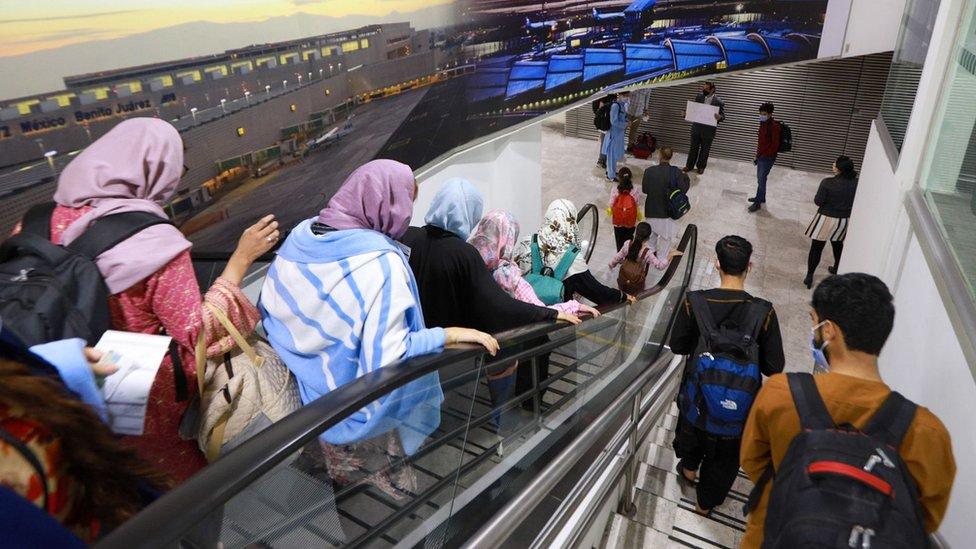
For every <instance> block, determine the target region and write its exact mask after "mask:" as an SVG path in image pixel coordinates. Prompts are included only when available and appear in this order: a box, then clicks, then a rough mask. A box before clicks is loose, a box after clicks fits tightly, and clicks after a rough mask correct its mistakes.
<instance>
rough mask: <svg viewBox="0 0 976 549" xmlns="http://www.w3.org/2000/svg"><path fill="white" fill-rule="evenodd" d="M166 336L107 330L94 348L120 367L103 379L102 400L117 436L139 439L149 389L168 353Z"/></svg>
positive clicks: (144, 420)
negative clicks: (137, 437) (103, 399)
mask: <svg viewBox="0 0 976 549" xmlns="http://www.w3.org/2000/svg"><path fill="white" fill-rule="evenodd" d="M171 339H172V338H171V337H169V336H161V335H150V334H137V333H133V332H119V331H116V330H109V331H107V332H105V334H104V335H103V336H102V339H100V340H99V341H98V344H97V345H95V348H96V349H98V350H99V351H102V352H103V353H105V354H106V355H107V356H106V358H105V359H103V360H107V361H108V362H111V363H113V364H115V365H117V366H118V367H119V370H118V371H117V372H115V373H114V374H112V375H110V376H108V377H107V378H105V383H104V384H103V385H102V396H104V397H105V406H106V408H107V409H108V415H109V421H110V423H111V425H110V426H111V428H112V431H114V432H115V433H118V434H120V435H136V436H138V435H141V434H142V432H143V429H144V428H145V424H146V404H147V403H148V402H149V389H150V388H151V387H152V384H153V380H155V379H156V372H157V371H159V367H160V366H161V365H162V362H163V357H165V356H166V353H167V351H169V342H170V340H171Z"/></svg>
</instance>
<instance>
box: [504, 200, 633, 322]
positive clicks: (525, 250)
mask: <svg viewBox="0 0 976 549" xmlns="http://www.w3.org/2000/svg"><path fill="white" fill-rule="evenodd" d="M576 215H577V210H576V206H575V205H573V203H572V202H570V201H569V200H566V199H559V200H554V201H553V202H552V203H551V204H549V208H548V209H546V216H545V219H543V221H542V226H541V227H539V232H538V233H536V235H535V237H536V240H537V242H538V244H539V252H540V255H541V258H542V266H543V268H545V269H549V270H551V271H553V272H555V271H556V270H557V267H558V265H559V263H560V261H562V259H563V257H564V256H565V255H566V253H567V252H569V251H571V248H572V247H574V246H575V247H576V248H579V247H580V237H579V224H578V223H577V222H576ZM515 262H516V263H518V266H519V268H520V269H522V273H523V274H526V273H529V272H531V271H532V238H531V237H530V238H528V239H525V240H523V241H521V242H519V245H518V247H517V248H516V249H515ZM561 278H562V282H563V296H562V297H563V300H565V301H568V300H571V299H573V298H574V296H576V295H580V296H583V297H585V298H586V299H588V300H590V301H592V302H593V303H596V304H597V305H606V304H612V303H620V302H622V301H626V300H627V299H633V298H632V297H630V296H628V295H627V294H625V293H624V292H621V291H620V290H618V289H616V288H611V287H609V286H605V285H604V284H601V283H600V281H599V280H597V279H596V277H594V276H593V274H592V273H591V272H590V267H589V266H588V265H587V264H586V258H584V257H583V254H582V253H579V254H577V255H576V258H575V259H574V260H573V263H572V264H571V265H570V266H569V269H567V270H566V273H565V275H564V276H562V277H561Z"/></svg>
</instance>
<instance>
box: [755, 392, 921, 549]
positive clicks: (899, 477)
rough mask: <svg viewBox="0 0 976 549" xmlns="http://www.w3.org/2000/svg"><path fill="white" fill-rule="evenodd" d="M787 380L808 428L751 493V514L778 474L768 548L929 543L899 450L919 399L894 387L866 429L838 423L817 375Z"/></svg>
mask: <svg viewBox="0 0 976 549" xmlns="http://www.w3.org/2000/svg"><path fill="white" fill-rule="evenodd" d="M787 380H788V381H789V385H790V393H792V395H793V402H794V404H795V405H796V411H797V413H798V414H799V416H800V426H801V429H802V430H801V431H800V433H799V434H798V435H796V436H795V437H794V438H793V441H792V442H791V443H790V447H789V449H788V450H787V452H786V455H785V456H784V457H783V460H782V462H780V464H779V469H778V470H776V471H775V474H774V472H773V470H772V467H770V468H769V469H768V470H767V471H766V473H764V474H763V476H762V478H761V479H760V481H759V482H758V483H757V484H756V487H755V489H754V490H753V493H752V495H750V497H749V504H748V507H747V511H748V510H752V509H753V508H755V506H756V505H757V504H758V502H759V498H760V497H761V495H762V492H763V489H764V487H765V484H766V483H767V482H769V480H770V479H773V488H772V490H771V491H770V497H769V505H768V506H767V511H766V523H765V528H764V530H765V536H764V541H763V545H762V546H763V548H764V549H772V548H777V549H778V548H784V549H785V548H790V549H792V548H794V547H803V548H811V549H813V548H833V547H838V548H840V547H858V548H870V547H893V548H900V547H903V548H906V549H908V548H913V549H914V548H916V547H928V546H929V544H928V538H927V536H926V534H925V528H924V526H923V522H922V511H921V508H920V504H919V500H918V489H917V487H916V486H915V481H914V479H912V477H911V475H910V474H909V471H908V468H907V467H906V466H905V464H904V462H902V460H901V457H900V456H899V455H898V447H899V446H900V445H901V441H902V439H903V438H904V436H905V433H906V432H907V431H908V428H909V426H910V425H911V424H912V420H913V419H914V418H915V412H916V406H915V404H913V403H912V402H911V401H909V400H907V399H906V398H905V397H903V396H901V395H900V394H898V393H896V392H892V393H891V394H890V395H889V396H888V398H887V399H885V401H884V404H882V405H881V408H879V409H878V411H877V412H875V414H874V417H872V418H871V421H870V423H868V425H867V426H866V427H865V428H864V429H863V430H860V431H859V430H857V429H856V428H854V427H853V426H851V425H840V426H838V425H835V424H834V421H833V419H832V418H831V417H830V412H829V411H828V409H827V407H826V405H824V402H823V399H822V398H821V397H820V392H819V391H818V390H817V385H816V383H815V382H814V379H813V376H812V375H810V374H799V373H793V374H787Z"/></svg>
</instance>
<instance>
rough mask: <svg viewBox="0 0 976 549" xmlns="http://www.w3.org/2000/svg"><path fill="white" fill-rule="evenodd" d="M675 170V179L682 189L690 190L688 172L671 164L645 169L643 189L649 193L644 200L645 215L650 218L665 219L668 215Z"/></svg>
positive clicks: (645, 192)
mask: <svg viewBox="0 0 976 549" xmlns="http://www.w3.org/2000/svg"><path fill="white" fill-rule="evenodd" d="M672 170H674V172H676V173H675V180H676V182H677V184H678V187H680V188H681V190H682V191H684V192H688V187H689V186H690V185H691V179H689V178H688V174H686V173H684V172H682V171H681V170H680V169H678V168H677V167H674V166H671V165H670V164H658V165H657V166H651V167H650V168H647V169H646V170H644V178H643V180H642V181H641V190H642V191H644V194H645V195H647V200H646V201H645V202H644V217H646V218H648V219H664V218H668V217H670V216H669V215H668V189H669V188H670V187H671V173H672Z"/></svg>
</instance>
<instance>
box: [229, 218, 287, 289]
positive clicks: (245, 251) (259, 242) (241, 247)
mask: <svg viewBox="0 0 976 549" xmlns="http://www.w3.org/2000/svg"><path fill="white" fill-rule="evenodd" d="M280 237H281V233H280V232H279V231H278V222H277V221H275V217H274V215H271V214H269V215H266V216H264V217H262V218H261V219H259V220H258V222H257V223H255V224H254V225H251V226H250V227H248V228H247V229H245V230H244V233H243V234H241V239H240V240H239V241H238V243H237V249H235V250H234V253H233V254H232V255H231V256H230V260H228V261H227V267H225V268H224V272H223V273H222V274H221V275H220V276H222V277H223V278H224V279H225V280H227V281H228V282H230V283H232V284H234V285H240V283H241V281H242V280H244V275H245V274H246V273H247V270H248V269H249V268H250V267H251V264H252V263H254V260H256V259H257V258H259V257H261V256H262V255H264V254H265V253H267V252H268V250H270V249H271V248H273V247H274V246H275V244H277V243H278V239H279V238H280Z"/></svg>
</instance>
